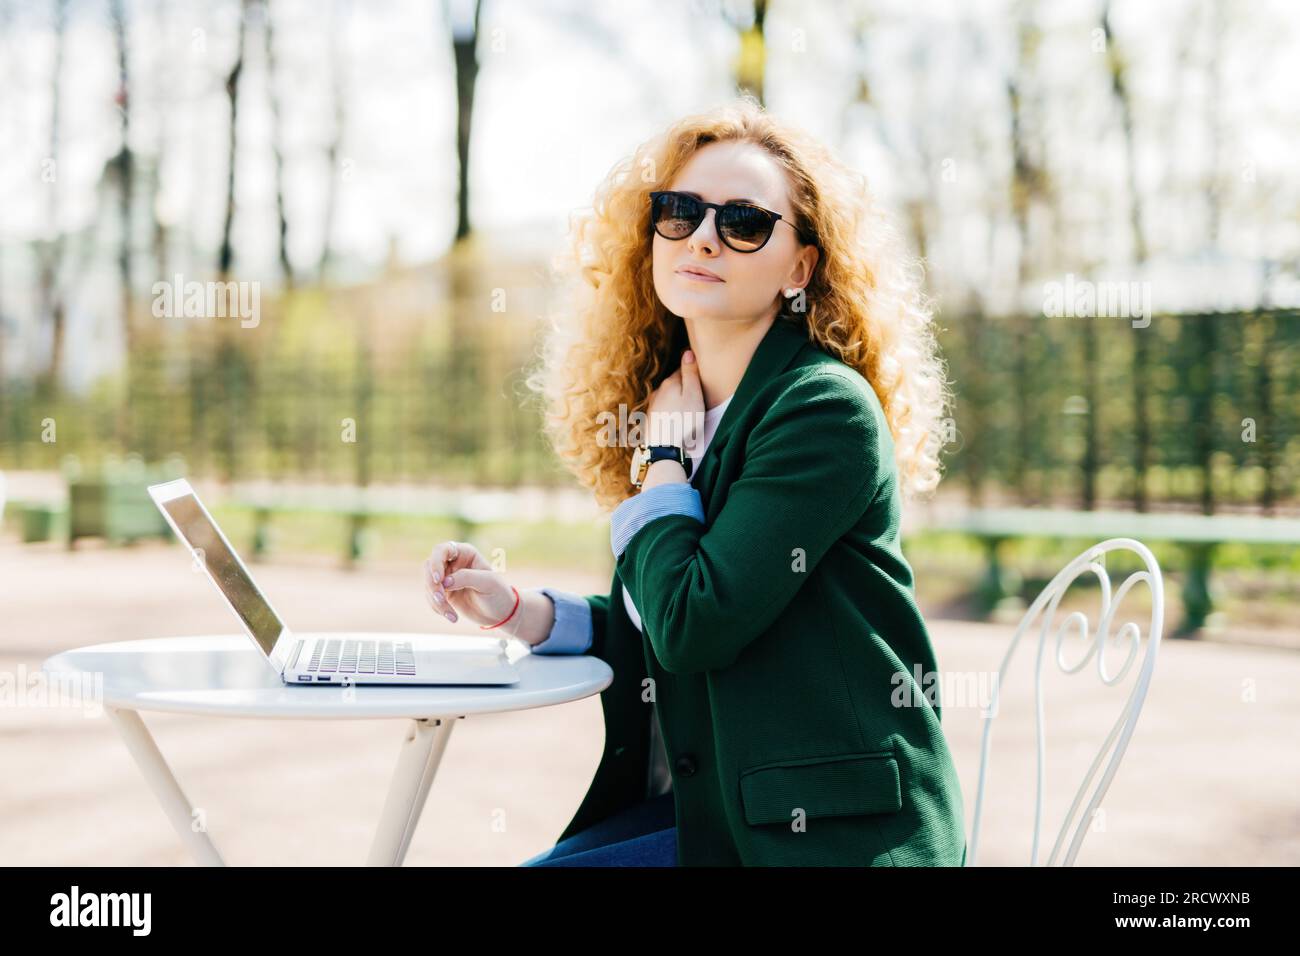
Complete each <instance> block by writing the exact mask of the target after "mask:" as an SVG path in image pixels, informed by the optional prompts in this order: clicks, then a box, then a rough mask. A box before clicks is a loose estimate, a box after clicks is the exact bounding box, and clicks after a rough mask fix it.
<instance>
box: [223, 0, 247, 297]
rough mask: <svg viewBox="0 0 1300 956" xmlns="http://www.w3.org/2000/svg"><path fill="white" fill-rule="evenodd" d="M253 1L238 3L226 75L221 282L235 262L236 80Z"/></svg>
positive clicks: (241, 60) (237, 84)
mask: <svg viewBox="0 0 1300 956" xmlns="http://www.w3.org/2000/svg"><path fill="white" fill-rule="evenodd" d="M251 7H252V0H239V10H240V15H239V25H238V26H237V27H236V28H235V29H236V35H237V41H236V42H237V46H236V47H235V60H234V63H232V64H231V67H230V72H229V73H228V74H227V75H226V99H227V101H228V102H229V103H230V138H229V140H228V144H229V145H228V147H227V149H226V215H225V219H224V221H223V223H222V226H221V251H220V253H219V254H218V256H217V274H218V276H219V277H220V279H221V281H222V282H224V281H226V279H227V278H228V277H229V275H230V268H231V266H232V265H233V263H234V258H235V249H234V246H233V245H231V241H230V234H231V229H232V227H233V226H234V222H235V161H236V158H237V156H238V142H239V140H238V136H237V135H236V134H237V131H238V129H239V78H240V74H241V73H242V72H243V69H244V40H245V34H247V32H248V14H249V10H250V9H251Z"/></svg>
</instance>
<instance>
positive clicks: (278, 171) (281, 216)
mask: <svg viewBox="0 0 1300 956" xmlns="http://www.w3.org/2000/svg"><path fill="white" fill-rule="evenodd" d="M258 14H259V15H260V18H261V21H262V41H263V44H264V46H265V49H266V93H267V97H268V99H269V100H270V105H271V155H272V158H273V159H274V164H275V212H276V216H277V218H278V220H279V245H280V271H281V273H282V274H283V276H284V284H285V287H286V288H290V289H292V288H293V285H294V276H293V264H292V263H291V262H290V261H289V221H288V219H287V218H286V216H285V212H284V149H283V147H282V146H281V143H280V137H281V136H282V135H283V133H284V121H283V118H282V117H281V115H280V92H279V89H278V87H277V84H276V72H277V71H276V59H275V24H274V17H273V16H272V14H271V0H262V2H261V4H260V8H259V10H258Z"/></svg>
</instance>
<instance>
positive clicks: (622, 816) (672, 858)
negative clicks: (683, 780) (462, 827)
mask: <svg viewBox="0 0 1300 956" xmlns="http://www.w3.org/2000/svg"><path fill="white" fill-rule="evenodd" d="M676 824H677V815H676V809H675V808H674V806H673V794H672V791H669V792H668V793H665V794H661V795H660V796H657V797H654V798H652V799H650V800H647V801H645V802H644V803H639V804H637V805H636V806H633V807H629V808H628V809H626V810H624V811H623V812H622V813H616V814H614V816H612V817H610V818H609V819H607V820H602V821H600V823H597V824H596V825H595V826H593V827H588V828H587V829H585V830H583V831H582V832H581V833H575V834H574V835H573V836H571V837H569V838H568V839H567V840H563V841H561V842H560V843H557V844H556V845H555V846H553V847H551V848H550V849H549V850H546V851H544V852H542V853H539V854H538V855H537V856H535V857H532V858H531V859H528V860H525V861H524V862H523V863H520V864H519V865H520V866H676V865H677V826H676Z"/></svg>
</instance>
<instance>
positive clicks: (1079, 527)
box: [924, 508, 1300, 635]
mask: <svg viewBox="0 0 1300 956" xmlns="http://www.w3.org/2000/svg"><path fill="white" fill-rule="evenodd" d="M924 528H925V529H927V530H934V531H953V532H958V533H962V534H967V535H970V536H971V537H974V538H977V539H979V540H980V541H981V542H982V543H983V544H984V547H985V553H986V555H987V566H986V569H985V572H984V577H983V580H982V582H981V585H980V588H979V593H980V597H981V601H982V603H983V604H984V607H985V609H986V610H989V609H992V608H994V607H996V606H998V605H999V604H1000V603H1002V602H1004V601H1006V600H1007V599H1008V598H1013V597H1014V595H1015V592H1016V590H1017V584H1018V579H1017V576H1016V575H1014V574H1012V573H1010V572H1008V570H1007V569H1006V568H1005V567H1004V564H1003V562H1002V560H1001V559H1000V556H999V552H1000V550H1001V545H1002V543H1003V542H1004V541H1006V540H1007V539H1008V538H1058V539H1068V538H1097V537H1102V538H1119V537H1123V538H1135V539H1137V540H1139V541H1143V542H1151V541H1165V542H1170V543H1173V544H1177V545H1180V546H1181V547H1182V549H1183V551H1184V553H1185V554H1186V555H1187V561H1186V566H1185V571H1186V577H1185V579H1184V581H1183V590H1182V601H1183V621H1182V623H1181V624H1180V625H1179V627H1178V630H1177V631H1176V632H1175V633H1177V634H1179V635H1185V634H1189V633H1191V632H1193V631H1197V630H1199V629H1201V628H1202V627H1204V626H1205V622H1206V619H1207V618H1208V617H1209V615H1210V613H1211V612H1212V611H1213V610H1214V601H1213V598H1212V596H1211V591H1210V571H1211V568H1212V566H1213V563H1214V551H1215V549H1216V548H1217V546H1218V545H1220V544H1223V543H1224V542H1239V543H1243V544H1290V545H1294V544H1296V543H1297V542H1300V519H1296V518H1269V517H1263V516H1258V515H1232V514H1221V515H1203V514H1178V513H1167V512H1166V513H1151V512H1131V511H1073V510H1065V509H1044V508H988V509H970V510H967V511H963V512H959V513H956V514H948V515H945V516H942V517H935V518H931V519H930V520H927V521H925V522H924Z"/></svg>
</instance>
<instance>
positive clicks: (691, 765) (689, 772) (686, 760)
mask: <svg viewBox="0 0 1300 956" xmlns="http://www.w3.org/2000/svg"><path fill="white" fill-rule="evenodd" d="M673 769H674V770H676V771H677V773H678V775H680V776H683V777H693V776H695V758H694V757H692V756H691V755H690V754H682V755H681V756H680V757H678V758H677V761H676V763H674V764H673Z"/></svg>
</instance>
